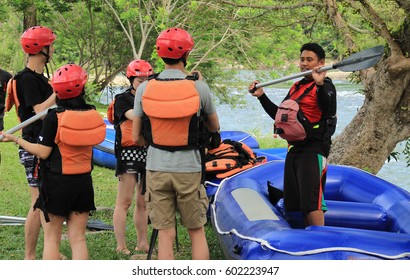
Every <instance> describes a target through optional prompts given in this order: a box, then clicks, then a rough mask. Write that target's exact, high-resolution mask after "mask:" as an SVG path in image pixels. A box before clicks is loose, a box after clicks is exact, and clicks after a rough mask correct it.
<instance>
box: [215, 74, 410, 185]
mask: <svg viewBox="0 0 410 280" xmlns="http://www.w3.org/2000/svg"><path fill="white" fill-rule="evenodd" d="M334 83H335V85H336V89H337V115H338V125H337V128H336V132H335V136H336V135H338V134H339V133H340V132H341V131H343V129H344V128H345V127H346V126H347V125H348V124H349V123H350V121H351V120H352V119H353V117H354V116H355V115H356V113H357V111H358V110H359V108H360V107H361V106H362V105H363V101H364V96H363V95H362V94H361V93H360V92H359V90H360V88H359V87H358V86H355V85H351V84H349V83H347V82H342V81H339V82H338V81H334ZM264 90H265V92H266V94H267V95H268V96H269V98H270V99H271V100H272V101H273V102H275V103H276V104H279V103H280V102H281V101H282V100H283V98H284V97H285V95H286V94H287V92H288V89H287V88H286V89H283V88H275V87H266V88H265V89H264ZM234 92H235V94H243V95H244V98H245V99H246V104H247V105H246V106H239V107H238V108H234V109H232V108H230V106H228V105H218V106H217V112H218V115H219V118H220V123H221V130H243V131H246V132H250V133H252V132H256V131H257V132H258V133H260V134H261V135H272V125H273V121H272V119H271V118H270V117H269V116H268V115H267V114H266V113H265V111H264V110H263V108H262V106H261V105H260V103H259V101H258V100H257V98H255V97H253V96H251V95H250V94H247V93H246V88H243V89H241V90H234ZM404 144H405V143H404V142H402V143H399V144H398V145H397V146H396V149H395V151H398V152H402V151H403V148H404ZM406 164H407V163H406V160H405V158H404V156H403V155H402V154H401V155H400V156H399V160H398V161H395V160H394V159H393V160H391V161H390V162H387V160H386V163H385V164H384V165H383V167H382V169H381V170H380V171H379V173H378V174H377V176H379V177H381V178H383V179H385V180H387V181H389V182H391V183H393V184H395V185H398V186H400V187H401V188H404V189H406V190H407V191H410V167H406Z"/></svg>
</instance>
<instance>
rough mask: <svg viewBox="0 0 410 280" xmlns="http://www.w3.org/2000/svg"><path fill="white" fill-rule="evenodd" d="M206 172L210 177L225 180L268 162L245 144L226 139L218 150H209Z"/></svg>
mask: <svg viewBox="0 0 410 280" xmlns="http://www.w3.org/2000/svg"><path fill="white" fill-rule="evenodd" d="M205 159H206V163H205V170H206V173H207V174H208V175H215V177H216V178H219V179H223V178H226V177H229V176H232V175H234V174H236V173H239V172H241V171H244V170H246V169H249V168H251V167H253V166H255V165H257V164H261V163H264V162H266V157H256V155H255V153H254V152H253V151H252V149H251V148H250V147H249V146H248V145H246V144H245V143H241V142H238V141H234V140H230V139H225V140H224V141H222V143H221V145H219V147H218V148H215V149H212V150H209V151H208V153H207V155H206V157H205Z"/></svg>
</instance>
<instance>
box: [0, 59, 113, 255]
mask: <svg viewBox="0 0 410 280" xmlns="http://www.w3.org/2000/svg"><path fill="white" fill-rule="evenodd" d="M86 82H87V73H86V72H85V71H84V70H83V69H82V68H81V67H80V66H78V65H75V64H67V65H64V66H62V67H61V68H59V69H58V70H57V71H56V72H55V73H54V75H53V78H52V86H53V89H54V91H55V93H56V95H57V105H58V107H57V108H55V109H52V110H50V111H49V112H48V114H47V115H46V116H45V118H44V120H43V126H42V129H41V131H40V133H39V136H38V138H37V143H31V142H29V141H27V140H25V139H24V138H20V137H16V136H14V135H12V134H5V138H4V140H3V141H13V142H15V143H16V144H17V145H20V146H21V147H22V148H24V149H25V150H27V151H28V152H30V153H31V154H33V155H36V156H37V157H39V158H40V176H39V181H40V187H39V188H40V195H39V197H38V199H37V200H36V202H35V204H34V208H35V209H37V208H39V209H40V210H41V212H42V213H43V214H42V215H41V223H42V226H43V229H44V250H43V259H45V260H55V259H60V253H59V246H60V241H61V234H62V228H63V223H64V221H66V222H67V226H68V239H69V242H70V246H71V250H72V259H75V260H85V259H88V249H87V244H86V237H85V232H86V226H87V222H88V216H89V212H90V211H92V210H95V209H96V208H95V204H94V191H93V185H92V177H91V171H92V168H93V165H92V148H93V145H96V144H98V143H100V142H102V141H103V140H104V138H105V130H106V128H105V123H104V120H103V119H102V117H101V116H100V114H99V113H98V112H97V111H96V110H95V107H94V106H92V105H88V104H87V103H86V102H85V99H84V86H85V84H86Z"/></svg>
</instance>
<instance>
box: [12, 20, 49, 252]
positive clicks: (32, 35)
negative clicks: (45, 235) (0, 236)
mask: <svg viewBox="0 0 410 280" xmlns="http://www.w3.org/2000/svg"><path fill="white" fill-rule="evenodd" d="M55 39H56V35H55V34H54V32H53V31H52V30H51V29H49V28H47V27H45V26H33V27H30V28H28V29H27V30H26V31H24V33H23V34H22V36H21V40H20V43H21V46H22V48H23V51H24V53H26V54H28V62H27V65H26V67H25V68H24V69H23V70H21V71H20V72H18V73H17V74H16V75H15V76H14V78H13V79H15V80H16V92H17V99H18V103H19V106H18V108H16V112H17V113H18V118H19V120H20V121H21V122H23V121H25V120H27V119H29V118H31V117H32V116H34V115H35V114H37V113H39V112H41V111H44V110H45V109H47V108H49V107H50V106H52V105H54V104H55V99H56V96H55V94H54V93H53V89H52V87H51V85H50V84H49V81H48V78H46V77H45V76H44V75H43V72H44V69H46V70H47V73H48V68H47V63H49V62H50V60H51V58H52V56H53V53H54V45H53V42H54V40H55ZM41 125H42V120H38V121H36V122H34V123H32V124H30V125H28V126H27V127H25V128H23V130H22V137H23V138H24V139H25V140H27V141H29V142H31V143H35V142H36V140H37V137H38V133H39V132H40V129H41ZM18 153H19V158H20V162H21V163H22V165H23V166H24V169H25V173H26V178H27V181H28V185H29V186H30V194H31V204H30V206H31V207H30V209H29V211H28V214H27V218H26V223H25V225H24V230H25V257H24V258H25V259H35V258H36V244H37V239H38V235H39V232H40V212H39V211H38V210H34V209H33V207H32V206H33V204H34V202H35V201H36V199H37V198H38V195H39V192H38V178H37V174H38V170H37V168H38V159H37V157H36V156H35V155H33V154H31V153H29V152H28V151H26V150H25V149H24V148H22V147H20V148H19V150H18Z"/></svg>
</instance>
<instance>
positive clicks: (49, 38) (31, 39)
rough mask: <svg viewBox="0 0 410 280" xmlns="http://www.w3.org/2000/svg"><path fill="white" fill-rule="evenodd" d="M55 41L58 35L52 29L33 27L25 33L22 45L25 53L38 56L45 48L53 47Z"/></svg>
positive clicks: (22, 37) (21, 39)
mask: <svg viewBox="0 0 410 280" xmlns="http://www.w3.org/2000/svg"><path fill="white" fill-rule="evenodd" d="M55 39H56V35H55V34H54V32H53V30H51V29H50V28H47V27H45V26H33V27H30V28H28V29H27V30H26V31H24V33H23V35H21V38H20V43H21V46H22V47H23V51H24V52H25V53H28V54H37V53H39V52H40V51H41V49H42V48H43V47H45V46H49V45H51V44H52V43H53V42H54V40H55Z"/></svg>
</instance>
